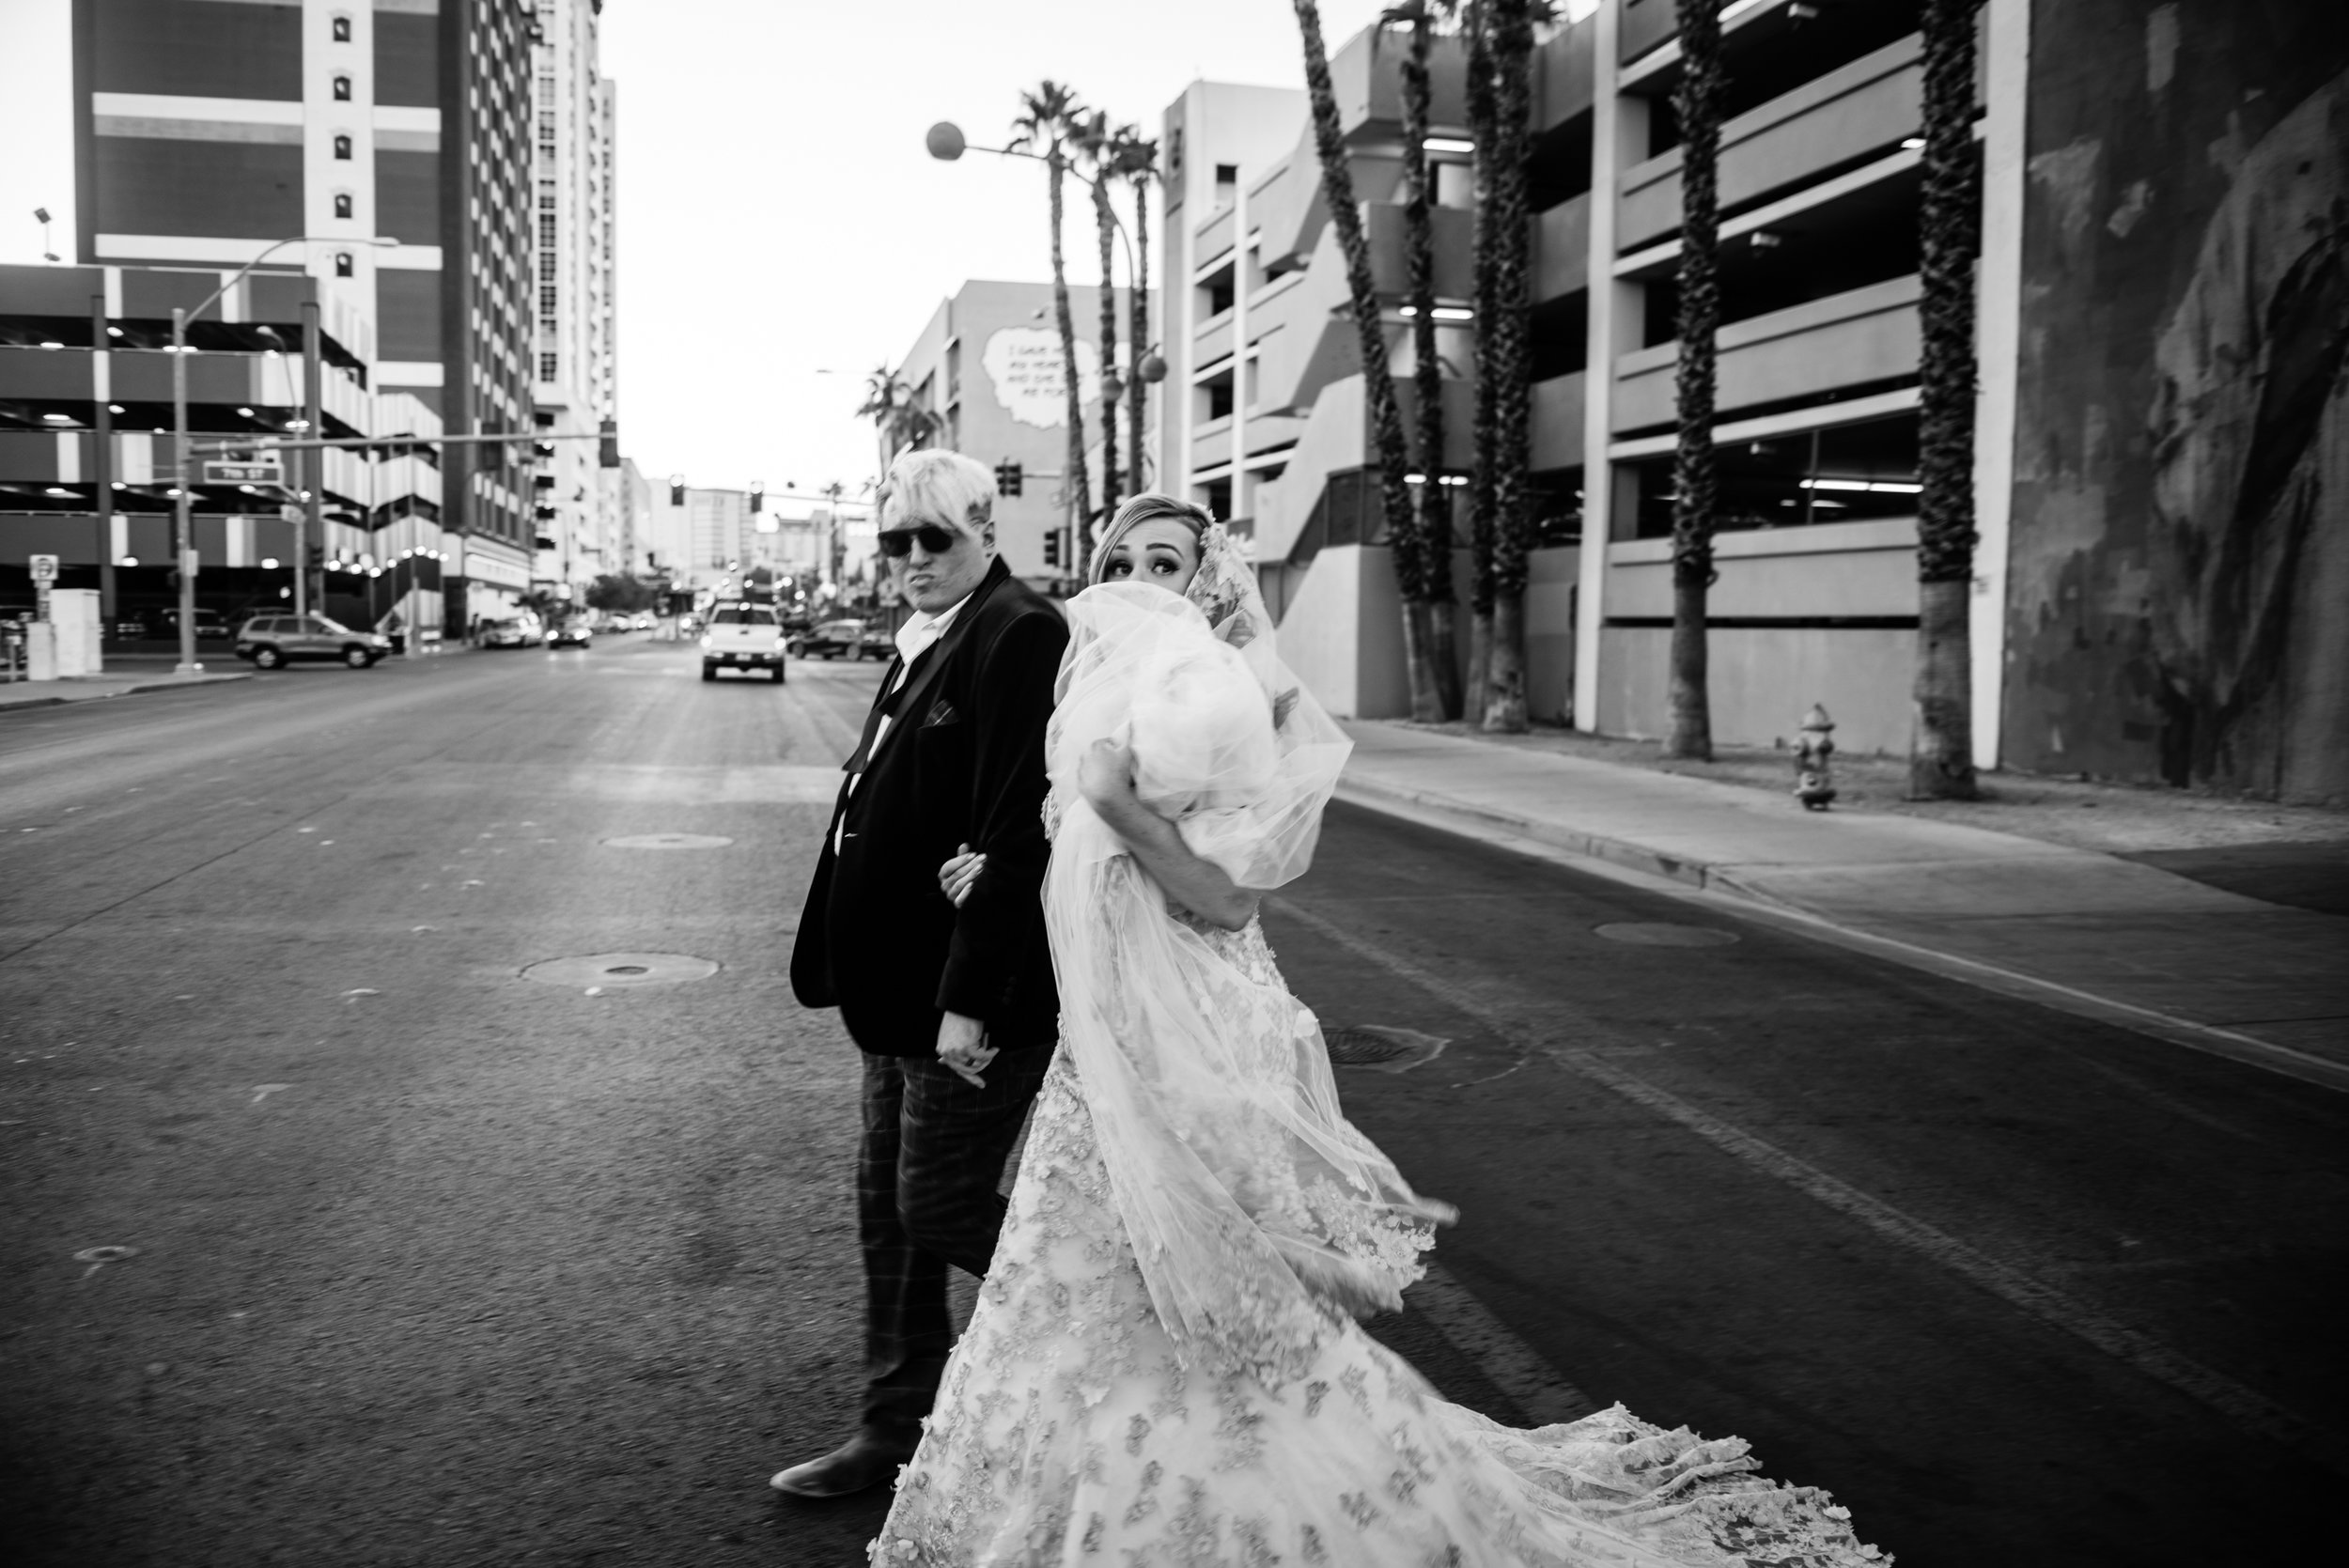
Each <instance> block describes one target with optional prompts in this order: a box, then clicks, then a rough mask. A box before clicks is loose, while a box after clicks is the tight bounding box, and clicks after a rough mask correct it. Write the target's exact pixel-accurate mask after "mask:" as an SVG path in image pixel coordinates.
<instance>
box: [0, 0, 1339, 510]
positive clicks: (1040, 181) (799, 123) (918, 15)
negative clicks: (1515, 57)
mask: <svg viewBox="0 0 2349 1568" xmlns="http://www.w3.org/2000/svg"><path fill="white" fill-rule="evenodd" d="M1383 8H1384V7H1383V4H1382V3H1381V0H1323V4H1322V13H1323V14H1322V26H1323V29H1324V32H1325V35H1326V36H1327V38H1328V39H1329V41H1330V47H1331V48H1332V49H1335V48H1337V47H1338V46H1340V45H1341V44H1342V43H1343V42H1344V41H1345V40H1346V39H1347V38H1350V37H1351V36H1352V35H1353V34H1354V33H1355V32H1356V31H1357V30H1359V29H1360V28H1361V27H1362V26H1364V25H1366V24H1367V23H1369V22H1370V21H1371V20H1373V19H1374V18H1375V17H1376V16H1377V14H1378V12H1379V11H1380V10H1381V9H1383ZM69 13H70V4H69V0H0V62H5V64H0V147H5V148H7V149H8V154H7V156H6V157H5V158H0V261H7V262H35V261H39V259H40V229H39V225H37V224H35V223H34V222H33V220H32V209H33V208H34V207H36V206H40V205H45V206H47V207H48V208H49V210H50V211H51V212H52V213H53V214H54V215H55V217H56V220H57V222H56V225H55V228H54V237H55V240H54V242H55V244H56V248H57V249H58V251H59V254H61V255H63V256H65V257H66V259H67V260H69V261H70V260H73V259H75V257H74V256H73V255H72V234H73V218H72V213H73V163H72V136H71V127H70V117H69V116H70V85H71V67H70V41H69V40H70V32H69V24H68V18H69ZM1301 61H1302V54H1301V52H1300V50H1299V43H1298V33H1297V20H1296V13H1295V11H1294V10H1293V9H1292V8H1291V7H1290V5H1289V4H1288V3H1287V0H1154V3H1151V4H1135V3H1132V0H1017V3H1014V4H974V3H972V0H896V3H894V4H889V5H881V4H850V5H840V4H835V3H830V0H608V3H607V4H606V5H605V7H604V10H603V70H604V73H605V74H606V75H608V76H610V77H612V78H614V80H616V81H617V82H618V83H619V94H620V111H619V147H620V173H619V253H620V279H619V310H620V329H619V337H620V366H619V396H620V421H621V426H620V427H621V441H622V445H623V447H624V448H625V449H626V450H627V452H628V453H629V455H630V456H631V457H633V458H636V460H637V461H638V462H639V463H641V464H642V465H643V466H644V468H645V470H646V473H647V474H652V475H654V476H655V477H656V480H658V478H659V477H660V476H661V475H665V474H671V473H681V474H685V475H686V476H687V477H688V479H689V480H690V481H691V482H692V483H694V484H700V485H716V486H727V487H739V486H742V485H746V484H748V483H749V482H750V481H751V480H753V479H763V480H765V481H766V483H767V486H768V488H769V489H783V488H784V486H785V485H786V482H796V483H797V484H798V485H799V487H800V488H801V489H815V488H816V487H817V486H819V485H822V484H824V483H825V482H827V481H829V480H832V479H835V478H836V479H840V480H842V481H844V482H845V483H846V484H847V485H848V488H849V489H851V490H854V489H856V487H857V486H858V485H859V484H860V483H862V482H863V480H864V479H865V478H866V477H868V476H869V475H870V474H871V469H872V462H873V442H872V438H871V435H870V427H868V426H866V425H864V424H863V423H862V422H860V421H857V420H856V419H854V418H853V411H854V410H855V408H856V405H857V403H858V402H859V401H860V400H861V395H862V389H863V380H864V375H865V373H866V372H867V371H869V370H871V369H873V368H874V367H875V366H877V365H880V364H881V363H882V362H884V361H887V362H889V363H892V364H894V363H895V361H896V360H897V358H898V356H900V355H901V354H903V353H904V352H905V351H906V349H908V348H909V347H910V345H911V343H912V341H913V337H914V334H916V333H917V332H919V331H920V330H921V327H922V324H923V323H924V322H925V321H926V320H927V319H928V318H929V314H930V312H931V311H932V310H933V309H934V308H936V306H937V303H938V302H939V301H940V300H941V298H943V297H944V296H945V295H947V294H949V293H951V292H952V291H953V290H954V288H955V287H956V286H957V285H958V284H959V283H960V282H961V281H962V280H963V279H965V278H974V277H975V278H1011V279H1035V280H1043V279H1046V278H1048V277H1050V259H1049V254H1048V251H1047V249H1046V246H1047V235H1046V227H1047V224H1046V217H1045V204H1044V176H1043V170H1042V169H1041V167H1039V166H1038V165H1035V164H1033V163H1025V162H1019V161H1013V160H1006V159H995V158H988V157H985V156H982V155H980V154H976V153H973V154H970V155H968V156H966V157H965V158H964V159H963V160H962V161H961V162H960V163H937V162H934V161H933V160H932V159H931V158H930V157H929V156H928V155H927V154H926V152H925V151H924V150H923V145H922V135H923V132H925V131H926V130H927V129H928V127H929V125H930V124H931V122H933V121H935V120H940V119H952V120H955V121H957V123H958V124H960V125H961V126H962V128H963V131H964V132H965V134H966V135H968V136H969V138H970V139H971V141H972V142H973V143H975V144H982V145H988V146H1001V145H1002V144H1003V141H1004V140H1005V139H1006V136H1007V132H1006V130H1005V127H1006V125H1007V124H1008V122H1009V121H1010V119H1011V117H1012V116H1013V114H1014V113H1015V112H1016V111H1017V108H1018V95H1019V90H1020V89H1021V88H1022V87H1024V86H1030V85H1034V83H1035V82H1036V81H1037V80H1039V79H1040V78H1043V77H1048V76H1049V77H1050V78H1052V79H1053V80H1055V81H1063V82H1067V83H1072V84H1074V85H1075V86H1076V87H1077V88H1078V90H1079V92H1080V93H1081V95H1082V96H1083V98H1084V100H1085V101H1086V102H1087V103H1088V104H1092V105H1097V106H1100V107H1104V108H1107V109H1108V110H1109V111H1110V112H1111V113H1112V115H1113V116H1116V117H1118V118H1120V119H1127V120H1132V121H1136V122H1138V123H1140V124H1141V125H1142V126H1143V130H1144V131H1145V132H1147V133H1148V134H1151V135H1153V136H1155V135H1157V134H1159V116H1160V115H1161V113H1162V112H1163V110H1164V109H1165V107H1166V105H1167V104H1168V103H1169V102H1170V101H1173V99H1174V98H1175V95H1176V94H1178V93H1179V92H1181V91H1182V89H1183V87H1184V86H1185V85H1187V84H1189V83H1190V82H1191V81H1193V80H1196V79H1199V78H1203V77H1204V78H1206V79H1209V80H1215V81H1229V82H1252V83H1263V84H1270V85H1288V86H1301V85H1303V80H1304V78H1303V67H1302V64H1301ZM1070 219H1071V221H1070V222H1069V223H1068V225H1067V231H1066V241H1065V242H1066V245H1067V248H1068V251H1069V256H1070V265H1069V275H1070V280H1071V281H1072V282H1076V283H1089V282H1092V281H1094V279H1095V276H1096V269H1095V267H1094V265H1093V262H1092V259H1091V258H1092V256H1093V255H1094V241H1093V232H1092V222H1091V215H1090V212H1089V211H1088V210H1086V209H1085V208H1083V207H1081V206H1079V205H1076V204H1074V203H1072V208H1071V213H1070ZM1153 225H1154V228H1155V225H1156V218H1155V214H1154V216H1153ZM1157 271H1158V269H1157V267H1156V265H1155V262H1154V265H1153V268H1152V272H1153V275H1154V278H1155V275H1156V273H1157ZM819 370H832V371H835V372H838V374H835V375H830V376H825V375H818V374H817V371H819Z"/></svg>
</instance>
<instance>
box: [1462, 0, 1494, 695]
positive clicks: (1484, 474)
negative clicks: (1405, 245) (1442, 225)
mask: <svg viewBox="0 0 2349 1568" xmlns="http://www.w3.org/2000/svg"><path fill="white" fill-rule="evenodd" d="M1463 30H1464V31H1465V32H1466V34H1467V39H1468V120H1469V135H1470V139H1472V140H1473V141H1474V142H1475V144H1476V153H1475V162H1474V163H1473V164H1472V165H1471V166H1470V172H1471V180H1472V190H1471V194H1470V199H1471V200H1472V201H1473V203H1474V204H1475V214H1474V218H1473V220H1472V222H1473V227H1472V230H1471V236H1470V242H1471V249H1472V255H1473V257H1474V262H1473V267H1474V279H1475V281H1474V284H1473V286H1472V287H1473V294H1472V296H1471V298H1470V302H1469V303H1470V305H1472V306H1473V307H1474V316H1475V319H1476V323H1477V327H1476V336H1475V354H1476V364H1475V370H1476V415H1475V427H1474V429H1473V431H1472V433H1471V452H1470V466H1469V560H1470V583H1469V613H1470V621H1469V679H1468V690H1469V702H1470V705H1471V711H1473V712H1474V713H1476V714H1477V715H1478V717H1479V719H1480V721H1481V719H1482V717H1483V715H1484V712H1485V706H1486V691H1488V690H1489V687H1490V684H1491V670H1492V645H1493V543H1494V534H1495V530H1494V526H1493V470H1494V467H1495V462H1494V453H1495V451H1496V450H1497V449H1496V447H1495V445H1494V439H1493V438H1494V432H1495V429H1496V427H1495V425H1494V422H1493V415H1494V409H1495V405H1496V402H1497V399H1496V398H1495V396H1494V395H1493V394H1494V384H1495V383H1494V373H1495V370H1496V368H1497V366H1496V365H1494V363H1493V357H1492V354H1491V352H1490V344H1489V341H1488V339H1487V336H1486V331H1485V324H1486V322H1489V321H1490V320H1492V319H1493V318H1494V316H1495V315H1496V314H1497V312H1498V310H1499V305H1498V301H1499V298H1500V295H1499V292H1498V288H1497V286H1496V273H1495V271H1494V267H1493V249H1494V245H1495V242H1496V241H1495V235H1496V232H1497V231H1496V230H1495V229H1494V227H1493V218H1492V213H1493V152H1494V145H1493V144H1494V141H1495V132H1494V127H1495V125H1496V124H1497V123H1498V119H1497V117H1496V115H1495V113H1494V109H1493V57H1492V5H1491V0H1470V3H1469V5H1468V6H1467V8H1466V14H1465V16H1464V18H1463Z"/></svg>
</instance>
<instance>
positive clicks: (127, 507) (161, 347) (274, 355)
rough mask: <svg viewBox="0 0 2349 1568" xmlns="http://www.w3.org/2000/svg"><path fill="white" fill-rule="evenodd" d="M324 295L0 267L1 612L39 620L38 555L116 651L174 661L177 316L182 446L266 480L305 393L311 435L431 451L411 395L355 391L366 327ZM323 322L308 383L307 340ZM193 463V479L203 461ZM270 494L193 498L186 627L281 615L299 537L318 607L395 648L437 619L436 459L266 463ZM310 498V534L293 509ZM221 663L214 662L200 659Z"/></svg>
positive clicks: (279, 279)
mask: <svg viewBox="0 0 2349 1568" xmlns="http://www.w3.org/2000/svg"><path fill="white" fill-rule="evenodd" d="M327 281H328V280H322V279H319V278H316V277H312V276H309V275H306V274H304V273H302V272H294V271H290V270H269V269H259V270H256V271H255V272H251V273H249V274H247V275H246V276H245V277H244V278H243V279H242V280H241V281H239V282H237V283H235V284H234V285H232V286H231V287H228V288H227V289H226V292H225V293H223V294H222V295H221V298H220V300H219V301H218V303H215V304H212V305H210V306H209V307H204V308H201V309H199V307H200V306H203V303H204V301H205V300H206V299H207V298H208V297H209V296H210V295H212V294H214V293H215V292H218V291H219V290H220V289H221V284H222V273H221V270H220V269H218V268H208V269H202V270H198V269H193V268H164V267H0V603H6V604H8V606H10V607H12V608H14V607H19V606H23V605H28V604H30V603H31V602H32V600H33V592H32V584H31V582H30V579H29V577H28V576H27V573H26V565H27V560H28V558H29V557H30V556H32V555H54V556H56V557H57V558H58V563H59V567H60V577H59V582H60V584H61V585H62V586H65V587H68V588H90V589H95V590H97V591H98V593H99V596H100V601H99V602H100V613H101V624H102V625H103V627H104V629H106V633H107V637H108V641H109V644H111V645H112V646H114V647H115V648H117V650H121V649H125V648H134V647H136V646H137V644H140V643H141V642H157V641H163V642H168V641H169V639H170V638H171V636H172V635H173V631H172V623H171V622H170V621H169V619H168V617H169V615H170V614H171V613H173V611H174V608H175V607H176V606H177V604H178V601H179V595H178V591H177V588H176V586H175V585H174V583H173V581H172V575H173V573H172V550H173V544H172V532H173V526H174V524H173V517H172V514H173V510H174V498H175V495H176V492H177V489H178V488H179V487H178V474H177V472H176V470H175V468H174V446H173V439H172V423H171V422H172V416H173V401H172V355H171V352H170V348H171V313H172V311H173V310H174V309H175V308H177V309H181V310H186V311H189V312H191V313H193V314H192V317H191V324H190V327H189V330H188V342H189V345H190V349H191V352H190V354H189V355H188V362H187V381H188V427H189V429H190V431H191V432H192V435H193V437H194V439H195V440H197V441H201V442H216V441H235V442H240V443H243V444H244V445H245V447H246V451H245V452H244V453H243V454H241V456H244V457H249V458H260V459H265V458H269V457H270V456H271V453H270V447H271V446H272V444H273V443H274V442H280V441H285V440H290V439H295V438H296V437H297V436H298V434H299V432H300V431H301V430H302V429H303V427H306V425H307V423H308V413H309V404H310V399H311V395H312V388H313V382H314V380H315V386H316V394H317V400H318V405H319V427H320V428H321V431H322V433H323V434H324V435H326V436H328V437H332V438H335V439H341V440H351V439H356V438H364V437H368V436H392V435H397V436H412V437H423V438H426V439H429V438H431V437H434V436H437V435H438V434H440V422H439V420H438V418H437V416H436V415H435V414H434V412H433V411H432V410H431V409H430V408H428V407H427V406H426V405H425V404H424V403H423V402H421V401H420V400H419V399H417V398H416V397H415V396H412V395H411V394H409V393H407V392H402V391H386V390H383V389H381V388H380V387H376V386H372V385H370V384H369V378H368V376H367V369H368V362H367V360H366V358H364V357H363V356H362V355H361V354H360V353H359V352H358V351H357V350H356V349H354V347H353V346H352V342H351V341H350V340H349V339H347V338H346V336H345V334H354V335H355V334H360V333H364V331H365V328H366V318H365V317H364V316H362V315H360V314H359V313H357V312H355V311H353V310H350V308H348V307H347V306H338V305H337V303H336V302H335V301H334V298H333V297H332V296H331V294H329V292H328V289H327V287H326V283H327ZM310 319H316V320H318V321H319V322H320V323H321V324H320V327H319V331H318V334H317V344H316V346H317V350H318V359H317V362H316V365H315V369H314V366H313V364H312V362H311V360H310V358H309V357H308V355H307V354H306V353H305V352H304V338H305V334H304V327H305V324H306V323H307V321H308V320H310ZM198 460H199V462H200V461H201V460H202V459H201V456H200V455H199V458H198ZM277 468H278V471H279V474H280V475H281V479H282V483H278V484H271V483H261V484H253V483H244V482H236V481H223V482H218V483H215V482H212V481H211V480H210V479H209V478H208V477H207V476H206V474H205V472H204V471H203V470H202V469H201V468H200V467H199V468H197V469H196V470H195V474H194V483H193V484H192V485H191V486H190V487H189V489H190V490H191V491H192V495H193V513H194V517H193V521H194V548H195V551H196V552H197V558H198V561H199V563H200V568H199V570H198V572H197V575H196V584H195V592H196V604H197V608H198V610H199V612H202V613H203V614H202V615H201V617H200V619H201V621H202V622H203V623H204V624H206V625H208V626H214V627H218V628H220V629H224V630H225V629H226V628H228V627H230V626H232V625H233V624H234V623H235V621H236V620H237V618H238V617H239V616H240V615H241V614H243V613H251V612H254V611H257V610H262V609H274V608H278V607H280V606H282V605H285V604H287V603H288V602H290V601H291V600H292V599H293V598H294V574H295V572H296V570H297V569H299V567H300V564H301V561H302V557H303V543H302V542H298V541H303V539H304V536H305V533H306V546H307V551H308V555H309V558H310V562H311V566H310V586H311V589H312V602H313V603H314V604H316V605H317V606H318V607H319V608H321V609H323V610H324V611H325V612H326V613H329V614H332V615H334V616H336V617H337V618H338V619H342V620H345V621H347V622H349V623H350V624H354V625H368V626H372V625H375V624H378V623H379V622H382V621H384V620H386V619H388V618H389V617H390V616H392V615H393V614H394V613H397V616H398V618H399V622H400V625H401V626H402V627H403V628H404V629H409V630H421V631H432V630H435V629H439V628H440V627H441V626H442V625H443V619H444V606H445V587H444V581H445V579H446V578H447V577H448V576H450V575H453V573H454V569H455V563H456V558H457V554H458V551H459V549H460V548H461V543H460V541H459V539H458V538H457V537H456V536H454V535H452V534H451V533H449V532H448V531H447V530H446V529H444V528H443V525H442V517H443V506H442V489H441V471H440V468H439V465H438V463H437V461H436V460H435V458H434V457H433V455H432V453H431V451H430V449H429V448H422V449H419V448H415V447H412V446H410V445H408V444H407V443H406V442H384V443H383V444H381V445H375V446H353V447H347V448H340V449H336V450H332V451H328V452H326V453H323V454H316V453H312V454H306V455H296V454H278V455H277ZM302 489H316V491H317V492H318V497H319V499H318V514H319V515H318V526H317V530H316V532H315V533H307V532H306V531H307V529H308V520H307V518H306V516H305V508H304V507H303V505H302V504H301V503H300V502H299V501H297V500H295V499H294V496H295V493H296V492H297V491H299V490H302ZM209 651H210V653H211V654H213V655H214V656H216V657H218V656H225V654H226V644H225V643H222V644H213V645H212V646H211V648H210V650H209Z"/></svg>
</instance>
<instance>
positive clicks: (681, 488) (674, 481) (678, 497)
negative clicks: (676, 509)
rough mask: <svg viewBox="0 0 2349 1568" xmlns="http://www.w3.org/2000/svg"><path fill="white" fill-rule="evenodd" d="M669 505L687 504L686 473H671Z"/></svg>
mask: <svg viewBox="0 0 2349 1568" xmlns="http://www.w3.org/2000/svg"><path fill="white" fill-rule="evenodd" d="M669 505H672V506H682V505H685V475H684V474H670V475H669Z"/></svg>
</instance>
